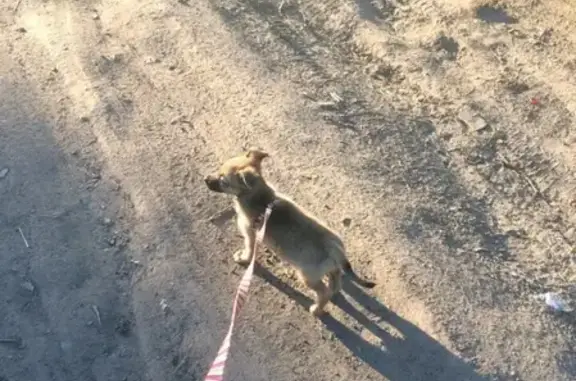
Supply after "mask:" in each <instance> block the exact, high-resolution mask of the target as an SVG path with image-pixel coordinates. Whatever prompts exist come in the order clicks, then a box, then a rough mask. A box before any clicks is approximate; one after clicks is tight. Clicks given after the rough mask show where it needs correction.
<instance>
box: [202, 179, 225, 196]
mask: <svg viewBox="0 0 576 381" xmlns="http://www.w3.org/2000/svg"><path fill="white" fill-rule="evenodd" d="M204 182H205V183H206V186H207V187H208V189H210V190H211V191H212V192H222V187H221V186H220V181H219V179H218V178H217V177H215V176H212V175H208V176H206V177H204Z"/></svg>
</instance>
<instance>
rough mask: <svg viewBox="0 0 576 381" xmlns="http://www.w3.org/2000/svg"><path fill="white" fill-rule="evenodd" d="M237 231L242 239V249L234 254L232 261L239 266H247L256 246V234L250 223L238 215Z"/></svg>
mask: <svg viewBox="0 0 576 381" xmlns="http://www.w3.org/2000/svg"><path fill="white" fill-rule="evenodd" d="M237 224H238V230H240V233H241V234H242V236H243V237H244V249H242V250H238V251H237V252H236V253H234V261H235V262H236V263H238V264H239V265H247V264H249V263H250V261H251V260H252V254H253V253H254V245H255V244H256V232H255V231H254V229H252V227H251V225H250V221H249V220H248V219H247V218H246V217H244V216H243V215H238V220H237Z"/></svg>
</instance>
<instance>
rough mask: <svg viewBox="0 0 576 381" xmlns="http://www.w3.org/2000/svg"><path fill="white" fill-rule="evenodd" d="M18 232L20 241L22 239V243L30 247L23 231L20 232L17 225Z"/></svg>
mask: <svg viewBox="0 0 576 381" xmlns="http://www.w3.org/2000/svg"><path fill="white" fill-rule="evenodd" d="M18 232H20V236H21V237H22V241H24V245H26V248H28V249H29V248H30V245H29V244H28V240H26V237H24V233H23V232H22V229H20V227H18Z"/></svg>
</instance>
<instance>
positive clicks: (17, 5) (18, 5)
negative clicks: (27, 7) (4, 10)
mask: <svg viewBox="0 0 576 381" xmlns="http://www.w3.org/2000/svg"><path fill="white" fill-rule="evenodd" d="M20 3H22V0H18V1H17V2H16V5H15V6H14V10H13V12H14V13H16V12H18V8H20Z"/></svg>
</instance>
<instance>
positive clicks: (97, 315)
mask: <svg viewBox="0 0 576 381" xmlns="http://www.w3.org/2000/svg"><path fill="white" fill-rule="evenodd" d="M92 311H94V315H96V320H98V325H99V326H102V320H101V319H100V311H98V307H97V306H96V305H94V304H93V305H92Z"/></svg>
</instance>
